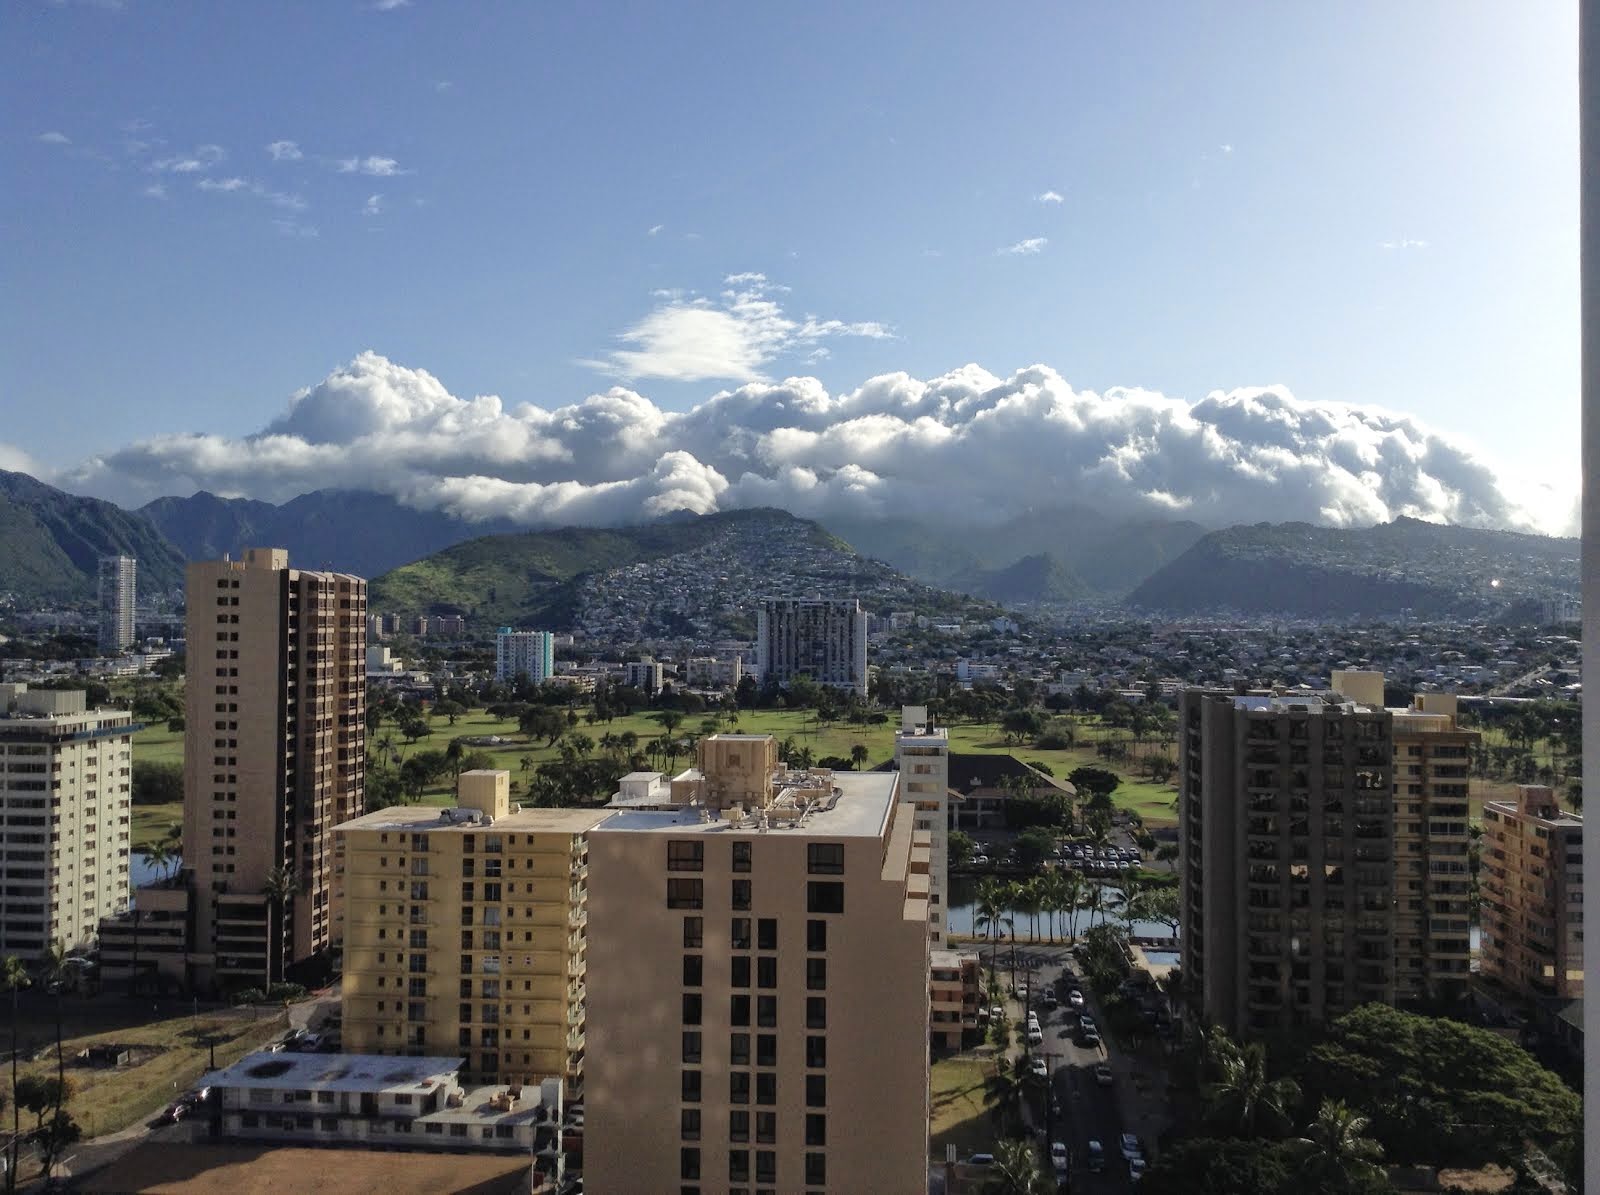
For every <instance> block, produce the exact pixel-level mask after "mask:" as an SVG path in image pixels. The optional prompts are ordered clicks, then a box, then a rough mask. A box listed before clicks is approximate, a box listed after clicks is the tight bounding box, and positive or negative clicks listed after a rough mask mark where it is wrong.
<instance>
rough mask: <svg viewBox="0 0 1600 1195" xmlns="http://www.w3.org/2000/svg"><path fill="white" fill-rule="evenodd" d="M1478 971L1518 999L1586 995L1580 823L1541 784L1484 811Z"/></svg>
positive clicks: (1523, 787) (1490, 804) (1490, 803)
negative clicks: (1480, 948)
mask: <svg viewBox="0 0 1600 1195" xmlns="http://www.w3.org/2000/svg"><path fill="white" fill-rule="evenodd" d="M1479 885H1480V887H1481V889H1482V897H1481V900H1480V902H1479V915H1480V917H1481V919H1482V922H1483V953H1482V968H1483V975H1484V977H1485V978H1486V979H1492V980H1495V981H1496V982H1498V983H1501V984H1503V985H1504V986H1506V987H1507V988H1509V989H1510V990H1511V991H1513V992H1516V993H1518V994H1519V995H1523V996H1529V997H1556V998H1559V999H1563V1000H1566V999H1572V998H1574V997H1577V996H1582V995H1583V818H1581V817H1579V816H1578V815H1577V814H1575V813H1567V812H1566V811H1564V810H1563V809H1562V808H1561V806H1560V805H1558V804H1557V803H1556V798H1555V794H1554V793H1552V792H1551V791H1550V790H1549V789H1548V788H1545V787H1544V786H1543V785H1537V784H1522V785H1518V786H1517V799H1516V802H1515V803H1512V802H1510V801H1488V802H1486V803H1485V804H1484V806H1483V871H1482V875H1481V876H1480V877H1479Z"/></svg>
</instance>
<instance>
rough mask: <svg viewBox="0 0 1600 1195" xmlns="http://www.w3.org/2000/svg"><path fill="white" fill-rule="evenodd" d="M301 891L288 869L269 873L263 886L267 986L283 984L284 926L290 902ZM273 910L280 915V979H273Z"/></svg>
mask: <svg viewBox="0 0 1600 1195" xmlns="http://www.w3.org/2000/svg"><path fill="white" fill-rule="evenodd" d="M299 890H300V881H299V879H298V878H297V877H296V876H295V874H294V872H292V871H290V870H289V869H288V868H287V867H283V866H278V867H274V868H273V869H272V870H271V871H269V872H267V878H266V880H265V882H263V883H262V885H261V891H262V893H263V894H264V895H265V896H266V898H267V906H268V907H267V914H268V921H267V984H268V986H271V985H272V984H273V983H275V982H276V983H281V982H282V981H283V955H284V951H283V940H282V939H283V925H284V920H285V918H286V917H287V916H288V912H289V902H290V901H291V900H293V899H294V894H295V893H296V892H298V891H299ZM273 909H276V910H277V913H278V933H277V937H278V978H277V979H276V980H274V979H273V977H272V939H273V935H272V921H271V914H272V911H273Z"/></svg>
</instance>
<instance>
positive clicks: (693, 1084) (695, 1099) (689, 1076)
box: [681, 1071, 700, 1104]
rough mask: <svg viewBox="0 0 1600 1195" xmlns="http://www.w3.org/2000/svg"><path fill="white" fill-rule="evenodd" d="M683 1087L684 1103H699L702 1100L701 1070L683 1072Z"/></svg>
mask: <svg viewBox="0 0 1600 1195" xmlns="http://www.w3.org/2000/svg"><path fill="white" fill-rule="evenodd" d="M681 1087H682V1098H683V1102H684V1103H686V1104H698V1103H699V1102H700V1072H699V1071H684V1072H683V1074H682V1081H681Z"/></svg>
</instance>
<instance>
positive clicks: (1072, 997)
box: [1067, 988, 1083, 1008]
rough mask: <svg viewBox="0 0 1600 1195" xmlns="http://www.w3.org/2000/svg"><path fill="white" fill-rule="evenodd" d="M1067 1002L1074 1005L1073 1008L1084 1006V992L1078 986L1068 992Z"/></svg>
mask: <svg viewBox="0 0 1600 1195" xmlns="http://www.w3.org/2000/svg"><path fill="white" fill-rule="evenodd" d="M1067 1003H1068V1004H1070V1005H1072V1007H1073V1008H1082V1007H1083V993H1082V992H1080V991H1079V990H1078V989H1077V988H1073V989H1072V990H1071V991H1070V992H1068V993H1067Z"/></svg>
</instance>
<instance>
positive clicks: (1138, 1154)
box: [1117, 1133, 1144, 1162]
mask: <svg viewBox="0 0 1600 1195" xmlns="http://www.w3.org/2000/svg"><path fill="white" fill-rule="evenodd" d="M1117 1144H1118V1145H1119V1146H1120V1147H1121V1149H1122V1157H1123V1159H1124V1160H1125V1161H1129V1162H1131V1161H1132V1160H1133V1159H1134V1158H1142V1157H1144V1142H1143V1141H1140V1140H1139V1138H1138V1137H1137V1136H1135V1135H1134V1134H1132V1133H1124V1134H1122V1136H1121V1137H1120V1138H1118V1139H1117Z"/></svg>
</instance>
